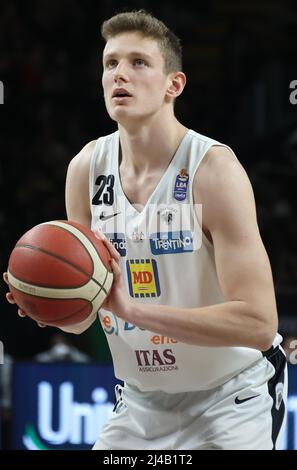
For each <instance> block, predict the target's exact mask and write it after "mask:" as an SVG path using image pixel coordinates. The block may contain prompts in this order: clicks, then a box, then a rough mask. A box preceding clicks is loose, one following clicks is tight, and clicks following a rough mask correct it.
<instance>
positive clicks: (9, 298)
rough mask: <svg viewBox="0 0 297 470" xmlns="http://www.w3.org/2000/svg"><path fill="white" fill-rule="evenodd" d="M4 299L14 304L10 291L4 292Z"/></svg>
mask: <svg viewBox="0 0 297 470" xmlns="http://www.w3.org/2000/svg"><path fill="white" fill-rule="evenodd" d="M6 299H7V301H8V302H9V303H10V304H15V300H14V298H13V295H12V293H11V292H7V293H6Z"/></svg>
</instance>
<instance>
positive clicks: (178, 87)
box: [8, 11, 286, 449]
mask: <svg viewBox="0 0 297 470" xmlns="http://www.w3.org/2000/svg"><path fill="white" fill-rule="evenodd" d="M102 35H103V38H104V39H105V41H106V45H105V48H104V52H103V77H102V84H103V89H104V97H105V103H106V108H107V111H108V113H109V115H110V117H111V119H113V120H114V121H116V122H117V124H118V131H117V132H115V133H113V134H111V135H109V136H105V137H102V138H100V139H98V140H97V141H95V142H90V143H89V144H88V145H86V147H84V148H83V149H82V151H81V152H80V153H79V154H78V155H77V156H76V157H75V158H74V159H73V160H72V161H71V163H70V165H69V169H68V174H67V182H66V206H67V213H68V217H69V219H70V220H74V221H77V222H79V223H82V224H85V225H86V226H89V227H92V229H93V230H96V231H97V233H98V236H99V237H101V238H102V240H103V241H104V243H105V244H106V246H107V247H108V248H109V250H110V252H111V255H112V257H113V260H112V267H113V271H114V274H115V280H114V283H113V287H112V291H111V295H110V296H109V297H108V299H107V301H106V302H105V304H104V309H101V311H100V315H99V316H100V320H101V323H102V327H103V329H104V331H105V332H106V336H107V339H108V342H109V345H110V348H111V352H112V355H113V361H114V366H115V373H116V375H117V377H118V378H119V379H122V380H123V381H124V382H125V386H124V387H123V388H122V387H117V397H118V401H117V404H116V407H115V411H114V413H113V416H112V418H111V420H110V421H109V422H108V423H107V425H106V426H105V427H104V429H103V431H102V433H101V435H100V436H99V438H98V440H97V442H96V444H95V446H94V448H95V449H273V448H275V446H276V441H277V438H278V437H279V432H280V429H281V426H282V424H283V419H284V414H285V397H286V381H285V365H286V359H285V356H284V354H283V352H282V351H281V350H280V349H279V343H280V341H281V337H280V336H279V335H278V334H277V310H276V303H275V294H274V288H273V280H272V275H271V269H270V264H269V260H268V257H267V254H266V251H265V248H264V246H263V243H262V241H261V238H260V234H259V230H258V226H257V220H256V210H255V203H254V197H253V192H252V189H251V185H250V182H249V180H248V177H247V175H246V173H245V171H244V170H243V168H242V166H241V165H240V163H239V162H238V160H237V158H236V157H235V155H234V153H233V152H232V150H231V149H230V148H228V147H227V146H225V145H223V144H221V143H219V142H217V141H215V140H213V139H210V138H208V137H205V136H203V135H201V134H199V133H197V132H194V131H193V130H189V129H187V128H185V127H184V126H183V125H182V124H181V123H180V122H178V120H177V119H176V117H175V114H174V102H175V99H176V98H177V97H178V96H179V95H180V94H181V93H182V91H183V88H184V86H185V83H186V77H185V75H184V73H183V72H182V64H181V46H180V42H179V40H178V38H177V37H176V36H175V35H174V34H173V33H172V32H171V31H170V30H169V29H168V28H167V27H166V26H165V25H164V24H163V23H162V22H160V21H159V20H157V19H156V18H154V17H152V16H151V15H149V14H148V13H146V12H144V11H138V12H130V13H121V14H118V15H116V16H114V17H112V18H111V19H109V20H108V21H106V22H105V23H103V26H102ZM201 208H202V210H203V217H202V211H201ZM102 232H104V233H105V235H103V233H102ZM115 247H116V248H117V250H116V249H115ZM8 298H9V300H10V301H13V299H12V298H11V296H10V295H8ZM21 313H22V312H21ZM92 320H93V319H92ZM76 332H77V330H76Z"/></svg>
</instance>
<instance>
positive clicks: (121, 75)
mask: <svg viewBox="0 0 297 470" xmlns="http://www.w3.org/2000/svg"><path fill="white" fill-rule="evenodd" d="M113 78H114V81H115V82H116V83H118V82H119V81H123V82H127V81H128V75H127V67H126V64H125V63H124V62H119V63H118V65H117V67H116V68H115V70H114V75H113Z"/></svg>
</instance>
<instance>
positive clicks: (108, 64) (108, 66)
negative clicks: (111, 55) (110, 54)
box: [105, 59, 117, 69]
mask: <svg viewBox="0 0 297 470" xmlns="http://www.w3.org/2000/svg"><path fill="white" fill-rule="evenodd" d="M116 66H117V61H116V60H115V59H110V60H108V61H107V62H106V63H105V68H106V69H113V68H115V67H116Z"/></svg>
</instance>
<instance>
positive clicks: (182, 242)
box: [150, 230, 194, 255]
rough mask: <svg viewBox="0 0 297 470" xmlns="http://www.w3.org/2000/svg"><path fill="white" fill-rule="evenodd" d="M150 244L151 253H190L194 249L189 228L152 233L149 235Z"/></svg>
mask: <svg viewBox="0 0 297 470" xmlns="http://www.w3.org/2000/svg"><path fill="white" fill-rule="evenodd" d="M150 245H151V250H152V253H153V255H170V254H175V253H191V252H193V250H194V245H193V237H192V233H191V232H190V231H189V230H185V231H180V232H161V233H153V234H152V235H150Z"/></svg>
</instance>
